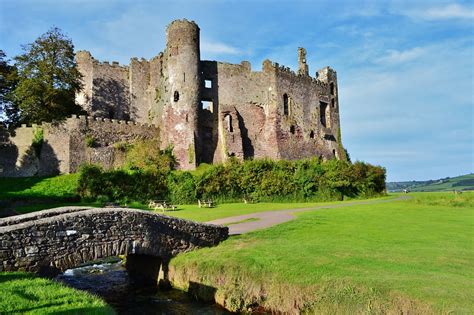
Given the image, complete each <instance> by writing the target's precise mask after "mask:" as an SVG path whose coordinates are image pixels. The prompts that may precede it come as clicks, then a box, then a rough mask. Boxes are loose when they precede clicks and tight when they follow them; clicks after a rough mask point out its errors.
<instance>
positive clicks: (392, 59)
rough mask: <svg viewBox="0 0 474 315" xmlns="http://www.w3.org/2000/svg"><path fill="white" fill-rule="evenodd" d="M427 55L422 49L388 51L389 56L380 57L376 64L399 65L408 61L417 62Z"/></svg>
mask: <svg viewBox="0 0 474 315" xmlns="http://www.w3.org/2000/svg"><path fill="white" fill-rule="evenodd" d="M424 53H425V49H423V48H421V47H415V48H412V49H408V50H403V51H399V50H395V49H391V50H387V54H386V55H385V56H382V57H379V58H378V59H376V60H375V62H376V63H382V64H387V63H388V64H399V63H404V62H408V61H412V60H415V59H417V58H419V57H420V56H422V55H423V54H424Z"/></svg>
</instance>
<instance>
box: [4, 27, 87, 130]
mask: <svg viewBox="0 0 474 315" xmlns="http://www.w3.org/2000/svg"><path fill="white" fill-rule="evenodd" d="M23 50H24V53H23V54H22V55H20V56H17V57H15V61H16V64H15V65H16V67H17V69H18V84H17V85H16V87H15V89H14V90H13V91H12V94H13V102H14V104H15V106H17V107H18V109H19V111H20V114H19V120H20V122H22V123H40V122H42V121H52V120H63V119H64V118H66V117H68V116H70V115H71V114H79V113H81V112H82V109H81V107H80V106H79V105H77V104H76V102H75V94H76V92H78V91H80V89H81V87H82V83H81V78H82V75H81V73H80V72H79V71H78V70H77V67H76V62H75V60H74V56H75V54H74V46H73V44H72V41H71V39H69V38H68V37H66V36H65V35H64V34H62V33H61V30H60V29H59V28H52V29H50V30H49V31H48V32H46V33H45V34H43V35H41V36H40V37H39V38H38V39H36V40H35V42H34V43H32V44H29V45H26V46H23Z"/></svg>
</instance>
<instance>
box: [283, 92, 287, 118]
mask: <svg viewBox="0 0 474 315" xmlns="http://www.w3.org/2000/svg"><path fill="white" fill-rule="evenodd" d="M283 114H285V116H288V94H286V93H285V94H283Z"/></svg>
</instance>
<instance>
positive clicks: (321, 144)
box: [273, 64, 339, 160]
mask: <svg viewBox="0 0 474 315" xmlns="http://www.w3.org/2000/svg"><path fill="white" fill-rule="evenodd" d="M273 67H274V71H275V74H276V91H277V94H278V96H277V112H278V120H279V123H277V124H276V128H277V145H278V150H279V152H280V157H281V158H283V159H290V160H292V159H301V158H304V157H312V156H321V157H323V158H324V159H331V158H334V157H337V156H339V155H338V154H339V153H338V150H339V146H338V143H337V135H338V130H339V116H338V110H337V108H336V107H332V106H331V101H332V99H334V98H335V96H331V95H330V88H329V86H330V85H329V82H328V80H327V79H321V78H318V79H315V78H312V77H310V76H309V75H301V74H300V75H297V74H296V73H294V72H293V71H291V70H289V69H288V68H284V67H280V66H278V65H276V64H274V65H273ZM325 71H329V70H327V69H326V70H325ZM331 82H332V81H331ZM285 98H287V100H285ZM285 102H286V103H287V110H286V112H285V108H284V107H285ZM324 104H326V105H324ZM334 104H335V103H334ZM321 106H323V108H324V107H325V108H326V109H325V110H323V111H321ZM321 115H323V116H324V117H323V119H321ZM323 122H324V123H323Z"/></svg>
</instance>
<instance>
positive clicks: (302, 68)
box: [298, 47, 309, 76]
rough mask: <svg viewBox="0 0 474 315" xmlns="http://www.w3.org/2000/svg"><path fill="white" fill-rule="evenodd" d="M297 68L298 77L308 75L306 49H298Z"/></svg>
mask: <svg viewBox="0 0 474 315" xmlns="http://www.w3.org/2000/svg"><path fill="white" fill-rule="evenodd" d="M298 68H299V69H298V74H299V75H305V76H307V75H309V68H308V64H307V63H306V49H304V48H303V47H299V48H298Z"/></svg>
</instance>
